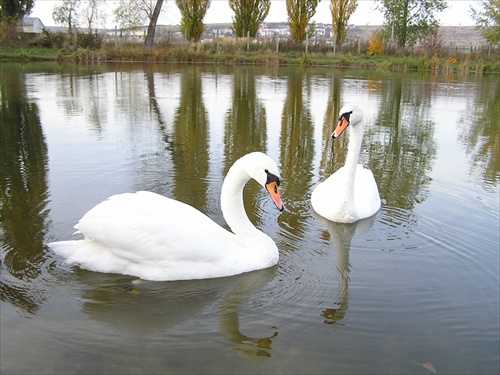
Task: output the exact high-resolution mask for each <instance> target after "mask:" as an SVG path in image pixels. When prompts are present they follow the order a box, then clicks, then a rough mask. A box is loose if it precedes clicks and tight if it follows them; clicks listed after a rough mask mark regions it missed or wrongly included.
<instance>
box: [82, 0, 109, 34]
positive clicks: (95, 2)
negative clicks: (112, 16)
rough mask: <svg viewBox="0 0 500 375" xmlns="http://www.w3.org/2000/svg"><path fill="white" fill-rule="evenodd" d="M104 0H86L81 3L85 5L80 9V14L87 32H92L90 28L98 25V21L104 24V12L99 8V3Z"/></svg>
mask: <svg viewBox="0 0 500 375" xmlns="http://www.w3.org/2000/svg"><path fill="white" fill-rule="evenodd" d="M104 1H105V0H87V1H85V2H84V3H83V4H82V5H84V6H85V7H84V8H83V9H82V12H81V15H82V17H83V18H84V19H85V23H86V25H87V29H88V32H89V34H92V28H93V27H98V24H99V23H101V24H102V25H105V24H106V19H105V17H106V14H105V12H103V11H102V10H101V9H100V8H99V5H100V3H104Z"/></svg>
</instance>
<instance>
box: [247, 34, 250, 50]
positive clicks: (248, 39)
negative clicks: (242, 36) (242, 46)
mask: <svg viewBox="0 0 500 375" xmlns="http://www.w3.org/2000/svg"><path fill="white" fill-rule="evenodd" d="M247 51H250V31H247Z"/></svg>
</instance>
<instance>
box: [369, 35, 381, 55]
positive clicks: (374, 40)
mask: <svg viewBox="0 0 500 375" xmlns="http://www.w3.org/2000/svg"><path fill="white" fill-rule="evenodd" d="M367 53H368V55H370V56H373V55H382V54H383V53H384V43H383V42H382V38H381V37H380V35H378V34H377V33H373V35H372V37H371V38H370V43H369V44H368V51H367Z"/></svg>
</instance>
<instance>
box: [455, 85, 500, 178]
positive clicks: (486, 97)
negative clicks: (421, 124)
mask: <svg viewBox="0 0 500 375" xmlns="http://www.w3.org/2000/svg"><path fill="white" fill-rule="evenodd" d="M476 87H477V90H478V91H477V92H476V93H475V95H473V98H474V99H473V104H472V105H471V106H469V108H468V109H467V110H466V111H465V114H464V117H463V119H462V121H461V123H460V130H459V132H460V135H459V137H460V140H461V142H462V144H463V145H464V146H465V152H466V153H467V155H469V157H470V163H471V167H470V168H471V174H473V175H476V176H477V177H478V178H479V179H480V180H481V181H482V182H483V183H485V184H486V186H488V185H493V186H497V185H498V182H499V179H500V120H499V119H500V79H493V78H492V79H484V81H483V82H482V84H480V85H479V84H478V85H477V86H476ZM470 108H474V110H470ZM478 114H480V116H478Z"/></svg>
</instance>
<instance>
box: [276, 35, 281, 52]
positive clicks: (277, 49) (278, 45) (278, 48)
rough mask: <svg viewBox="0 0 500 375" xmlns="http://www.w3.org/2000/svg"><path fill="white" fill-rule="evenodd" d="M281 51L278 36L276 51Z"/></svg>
mask: <svg viewBox="0 0 500 375" xmlns="http://www.w3.org/2000/svg"><path fill="white" fill-rule="evenodd" d="M279 51H280V38H279V37H278V38H276V52H279Z"/></svg>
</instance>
